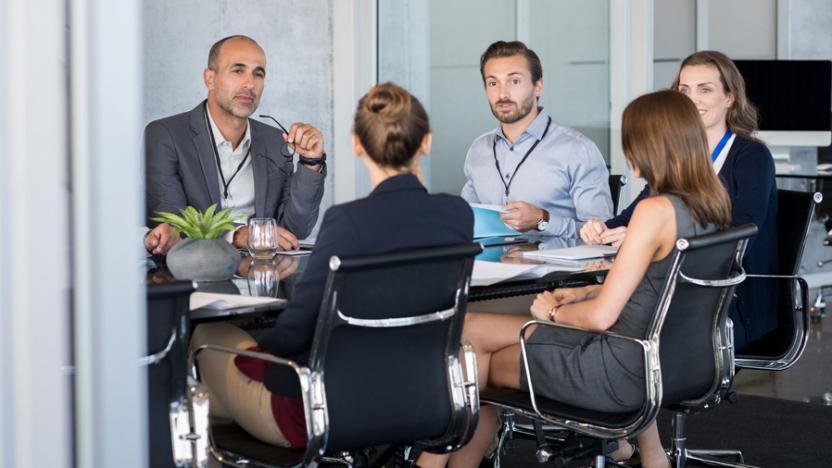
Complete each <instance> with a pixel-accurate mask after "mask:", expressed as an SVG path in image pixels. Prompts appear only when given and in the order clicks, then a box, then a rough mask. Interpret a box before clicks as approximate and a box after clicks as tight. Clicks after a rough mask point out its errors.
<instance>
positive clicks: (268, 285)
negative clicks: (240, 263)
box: [248, 259, 280, 297]
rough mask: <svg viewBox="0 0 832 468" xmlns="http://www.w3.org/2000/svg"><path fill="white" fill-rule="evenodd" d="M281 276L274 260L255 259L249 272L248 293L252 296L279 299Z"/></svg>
mask: <svg viewBox="0 0 832 468" xmlns="http://www.w3.org/2000/svg"><path fill="white" fill-rule="evenodd" d="M279 282H280V275H279V274H278V271H277V262H275V261H274V260H271V259H269V260H258V259H254V260H253V261H252V262H251V266H250V267H249V270H248V293H249V295H250V296H267V297H277V287H278V284H279Z"/></svg>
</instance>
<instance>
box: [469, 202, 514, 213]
mask: <svg viewBox="0 0 832 468" xmlns="http://www.w3.org/2000/svg"><path fill="white" fill-rule="evenodd" d="M469 205H471V208H482V209H483V210H489V211H496V212H497V213H506V212H507V211H506V208H505V207H504V206H503V205H486V204H485V203H469Z"/></svg>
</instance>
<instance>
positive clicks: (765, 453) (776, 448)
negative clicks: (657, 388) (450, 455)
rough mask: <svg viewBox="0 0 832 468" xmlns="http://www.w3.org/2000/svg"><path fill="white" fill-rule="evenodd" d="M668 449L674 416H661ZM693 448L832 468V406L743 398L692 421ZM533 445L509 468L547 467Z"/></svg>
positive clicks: (516, 451) (782, 466) (516, 450)
mask: <svg viewBox="0 0 832 468" xmlns="http://www.w3.org/2000/svg"><path fill="white" fill-rule="evenodd" d="M658 421H659V432H660V433H661V435H662V441H663V442H664V443H665V446H666V447H667V446H668V445H669V435H670V430H671V425H670V421H671V414H670V413H668V412H664V411H663V412H662V413H661V414H660V415H659V419H658ZM687 429H688V431H687V433H688V445H689V448H708V449H739V450H741V451H742V452H743V454H744V455H745V462H746V463H748V464H750V465H756V466H761V467H773V468H790V467H801V468H804V467H832V440H830V439H832V407H826V406H820V405H816V404H808V403H799V402H794V401H786V400H777V399H773V398H765V397H757V396H750V395H740V398H739V401H738V402H737V403H736V404H733V405H732V404H730V403H727V402H726V403H723V404H721V405H719V406H718V407H716V408H714V409H713V410H711V411H708V412H705V413H701V414H698V415H694V416H691V417H689V418H688V424H687ZM534 449H535V445H534V443H533V442H530V441H525V440H516V441H515V443H514V446H513V447H512V449H511V450H510V451H509V453H508V454H507V456H506V457H505V458H504V459H503V466H504V467H505V468H515V467H529V466H542V465H538V464H537V462H536V460H535V458H534Z"/></svg>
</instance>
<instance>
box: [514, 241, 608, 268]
mask: <svg viewBox="0 0 832 468" xmlns="http://www.w3.org/2000/svg"><path fill="white" fill-rule="evenodd" d="M617 252H618V250H617V249H616V248H615V247H612V246H609V245H579V246H577V247H568V248H565V249H551V250H531V251H527V252H523V256H524V257H526V258H534V259H537V260H544V261H554V262H559V263H574V264H576V263H584V262H586V261H588V260H592V259H596V258H603V257H608V256H611V255H615V254H616V253H617Z"/></svg>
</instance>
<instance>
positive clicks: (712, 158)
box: [711, 130, 732, 162]
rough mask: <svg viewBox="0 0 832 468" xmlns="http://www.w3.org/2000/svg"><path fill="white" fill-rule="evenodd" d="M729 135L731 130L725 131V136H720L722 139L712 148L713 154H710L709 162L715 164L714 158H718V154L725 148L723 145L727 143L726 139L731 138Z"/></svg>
mask: <svg viewBox="0 0 832 468" xmlns="http://www.w3.org/2000/svg"><path fill="white" fill-rule="evenodd" d="M731 135H732V133H731V130H725V135H722V139H721V140H719V143H717V145H716V148H714V152H713V153H711V162H715V161H716V158H718V157H719V153H721V152H722V148H725V144H726V143H728V139H729V138H731Z"/></svg>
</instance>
